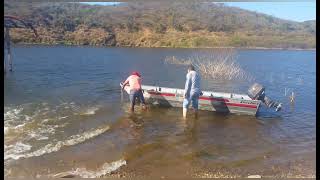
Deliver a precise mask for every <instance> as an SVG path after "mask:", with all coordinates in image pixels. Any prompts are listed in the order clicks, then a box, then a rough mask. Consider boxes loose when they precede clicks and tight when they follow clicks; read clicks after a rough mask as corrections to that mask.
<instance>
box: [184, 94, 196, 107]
mask: <svg viewBox="0 0 320 180" xmlns="http://www.w3.org/2000/svg"><path fill="white" fill-rule="evenodd" d="M199 97H200V95H199V94H198V93H193V94H191V95H190V96H189V97H185V98H184V100H183V108H189V105H190V102H191V103H192V107H193V108H194V109H198V104H199Z"/></svg>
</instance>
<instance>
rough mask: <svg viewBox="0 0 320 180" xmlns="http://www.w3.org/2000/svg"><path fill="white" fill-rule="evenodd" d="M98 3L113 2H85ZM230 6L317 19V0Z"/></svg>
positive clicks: (300, 18)
mask: <svg viewBox="0 0 320 180" xmlns="http://www.w3.org/2000/svg"><path fill="white" fill-rule="evenodd" d="M83 3H88V4H96V5H113V4H114V3H113V2H83ZM223 3H224V4H226V5H228V6H235V7H239V8H242V9H247V10H251V11H256V12H261V13H265V14H268V15H272V16H274V17H278V18H282V19H287V20H293V21H299V22H301V21H306V20H315V19H316V1H304V2H302V1H301V2H223Z"/></svg>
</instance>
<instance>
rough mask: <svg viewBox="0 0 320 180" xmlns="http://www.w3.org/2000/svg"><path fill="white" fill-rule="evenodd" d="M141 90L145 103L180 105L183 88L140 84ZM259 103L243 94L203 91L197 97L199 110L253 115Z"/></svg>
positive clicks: (168, 105)
mask: <svg viewBox="0 0 320 180" xmlns="http://www.w3.org/2000/svg"><path fill="white" fill-rule="evenodd" d="M125 89H126V88H125ZM126 91H127V92H128V89H126ZM142 92H143V95H144V98H145V101H146V103H147V104H153V105H160V106H167V107H182V104H183V99H184V98H183V92H184V90H183V89H175V88H165V87H157V86H142ZM260 103H261V101H260V100H252V99H251V98H249V97H248V96H247V95H245V94H232V93H219V92H218V93H217V92H210V91H203V95H202V96H200V97H199V110H204V111H216V112H223V113H235V114H246V115H253V116H255V115H256V113H257V111H258V109H259V106H260Z"/></svg>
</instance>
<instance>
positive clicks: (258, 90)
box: [248, 83, 281, 111]
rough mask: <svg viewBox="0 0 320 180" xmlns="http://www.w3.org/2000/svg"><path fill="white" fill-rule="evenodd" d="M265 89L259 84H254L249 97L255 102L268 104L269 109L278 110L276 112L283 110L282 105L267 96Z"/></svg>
mask: <svg viewBox="0 0 320 180" xmlns="http://www.w3.org/2000/svg"><path fill="white" fill-rule="evenodd" d="M264 91H265V88H264V87H263V86H262V85H260V84H258V83H254V84H253V85H252V86H251V87H250V88H249V89H248V96H249V97H250V98H251V99H254V100H261V101H262V102H263V103H264V104H266V105H267V106H268V107H269V108H272V107H273V108H276V111H279V110H280V109H281V103H279V102H276V101H273V100H271V99H270V98H269V97H267V96H266V95H265V92H264Z"/></svg>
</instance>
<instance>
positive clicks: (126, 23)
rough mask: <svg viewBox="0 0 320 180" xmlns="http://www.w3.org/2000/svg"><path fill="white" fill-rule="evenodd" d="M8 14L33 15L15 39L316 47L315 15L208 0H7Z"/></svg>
mask: <svg viewBox="0 0 320 180" xmlns="http://www.w3.org/2000/svg"><path fill="white" fill-rule="evenodd" d="M4 4H5V6H4V12H5V14H6V15H16V16H19V17H23V18H25V19H28V20H30V21H31V22H32V23H33V24H34V25H35V26H36V27H37V30H38V33H39V38H38V39H34V37H33V35H32V33H31V32H30V31H28V30H24V29H14V30H13V31H12V33H11V34H12V39H13V41H14V42H15V43H45V44H71V45H101V46H132V47H225V46H232V47H265V48H302V49H306V48H315V46H316V24H315V21H305V22H295V21H288V20H283V19H279V18H275V17H272V16H269V15H266V14H261V13H257V12H252V11H247V10H243V9H240V8H236V7H228V6H225V5H224V4H222V3H205V2H201V3H200V2H195V1H186V2H179V1H176V2H175V1H173V2H166V1H164V2H130V3H122V4H120V5H116V6H97V5H95V6H93V5H86V4H82V3H66V2H54V3H53V2H51V3H48V2H38V3H34V2H33V3H30V2H19V3H17V2H10V1H5V3H4Z"/></svg>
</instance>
